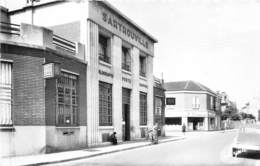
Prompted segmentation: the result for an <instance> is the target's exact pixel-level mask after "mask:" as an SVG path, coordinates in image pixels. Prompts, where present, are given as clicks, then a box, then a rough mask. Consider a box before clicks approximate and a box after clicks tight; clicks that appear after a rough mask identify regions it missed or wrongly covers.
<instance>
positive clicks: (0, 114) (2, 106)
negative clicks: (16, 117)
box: [0, 61, 13, 126]
mask: <svg viewBox="0 0 260 166" xmlns="http://www.w3.org/2000/svg"><path fill="white" fill-rule="evenodd" d="M11 111H12V63H9V62H5V61H0V126H8V125H12V124H13V123H12V112H11Z"/></svg>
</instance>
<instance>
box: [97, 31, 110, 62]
mask: <svg viewBox="0 0 260 166" xmlns="http://www.w3.org/2000/svg"><path fill="white" fill-rule="evenodd" d="M98 43H99V47H98V55H99V60H101V61H104V62H106V63H110V54H109V52H108V48H109V45H108V43H109V38H107V37H105V36H103V35H99V38H98Z"/></svg>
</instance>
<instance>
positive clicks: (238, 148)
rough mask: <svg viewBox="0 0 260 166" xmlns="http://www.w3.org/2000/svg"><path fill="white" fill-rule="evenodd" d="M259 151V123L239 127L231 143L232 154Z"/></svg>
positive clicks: (234, 155) (235, 155)
mask: <svg viewBox="0 0 260 166" xmlns="http://www.w3.org/2000/svg"><path fill="white" fill-rule="evenodd" d="M256 151H257V152H260V125H255V124H254V125H253V124H252V125H245V126H243V127H241V128H240V129H239V131H238V134H237V136H236V138H235V140H234V143H233V145H232V156H233V157H237V155H238V154H240V153H243V152H256Z"/></svg>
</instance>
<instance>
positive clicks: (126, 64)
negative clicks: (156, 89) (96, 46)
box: [122, 47, 131, 71]
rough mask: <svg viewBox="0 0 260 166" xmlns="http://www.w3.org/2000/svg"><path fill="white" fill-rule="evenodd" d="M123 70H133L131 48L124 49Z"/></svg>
mask: <svg viewBox="0 0 260 166" xmlns="http://www.w3.org/2000/svg"><path fill="white" fill-rule="evenodd" d="M122 69H124V70H126V71H130V70H131V56H130V50H129V48H126V47H122Z"/></svg>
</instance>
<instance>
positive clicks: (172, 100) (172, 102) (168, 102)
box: [166, 97, 176, 105]
mask: <svg viewBox="0 0 260 166" xmlns="http://www.w3.org/2000/svg"><path fill="white" fill-rule="evenodd" d="M175 104H176V99H175V97H171V98H166V105H175Z"/></svg>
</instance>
